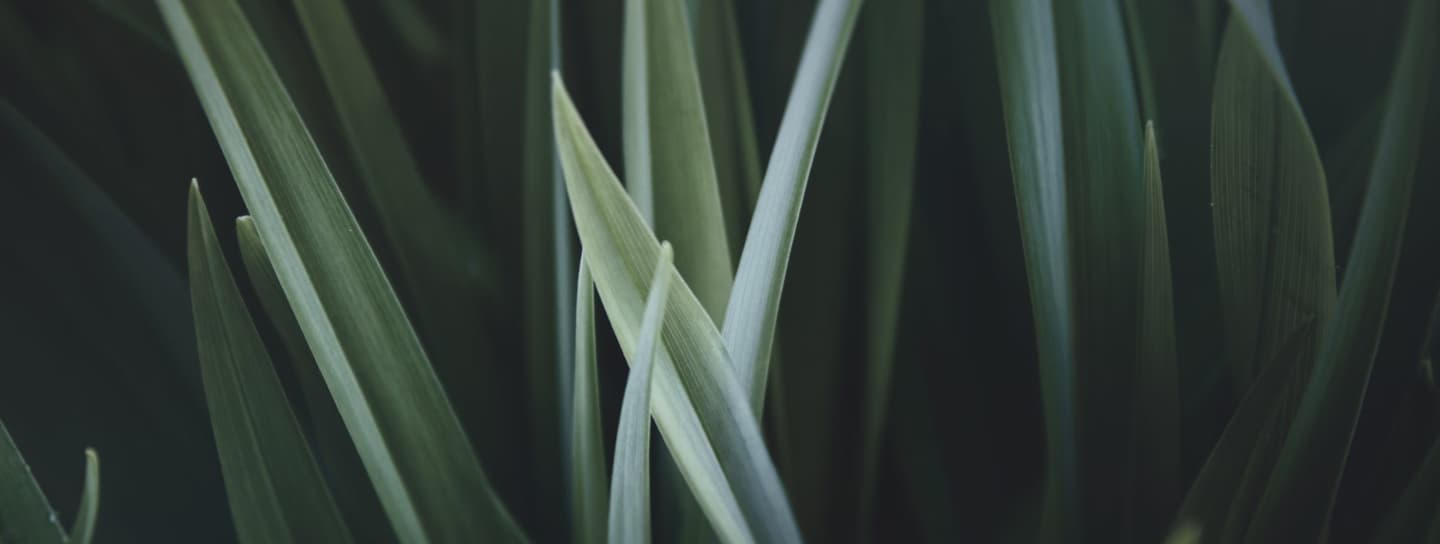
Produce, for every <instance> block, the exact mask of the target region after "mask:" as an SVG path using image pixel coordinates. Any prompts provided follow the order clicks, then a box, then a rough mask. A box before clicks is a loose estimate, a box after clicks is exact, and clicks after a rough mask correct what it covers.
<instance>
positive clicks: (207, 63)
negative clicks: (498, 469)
mask: <svg viewBox="0 0 1440 544" xmlns="http://www.w3.org/2000/svg"><path fill="white" fill-rule="evenodd" d="M160 8H161V11H162V13H163V14H164V16H165V21H166V25H167V26H168V27H169V29H170V32H171V35H172V38H173V39H174V40H175V41H176V44H177V49H178V50H179V51H180V54H181V58H182V60H184V62H185V66H186V69H187V72H188V73H189V75H190V77H191V80H192V82H193V83H194V86H195V88H196V91H197V93H198V94H199V96H200V100H201V103H202V105H203V106H204V108H205V111H206V114H207V116H208V117H209V118H210V122H211V126H212V128H214V130H215V133H216V136H217V138H218V139H219V141H220V145H221V149H222V151H224V153H225V157H226V159H227V162H228V163H229V164H230V168H231V172H232V173H233V174H234V176H235V179H236V181H237V183H238V185H239V188H240V193H241V196H242V197H243V198H244V200H245V203H246V205H247V206H248V207H249V209H250V211H251V212H252V213H253V214H254V215H255V224H256V226H257V227H258V229H257V230H259V232H260V237H261V240H262V241H263V242H264V246H265V248H266V251H267V252H269V254H270V256H271V262H272V263H273V264H274V265H275V271H276V275H277V276H278V277H279V278H280V283H281V285H282V286H283V287H284V289H285V293H286V296H287V298H289V300H290V305H291V309H292V310H293V311H294V312H295V315H296V319H297V321H299V323H300V327H301V329H302V330H303V331H304V333H305V338H306V341H307V342H308V343H309V344H310V347H311V351H312V353H314V354H315V359H316V362H317V363H318V365H319V366H320V371H321V374H322V375H323V376H324V377H325V382H326V384H327V385H328V386H329V387H330V393H331V395H332V397H333V398H335V402H336V405H337V407H338V408H339V410H340V413H341V417H342V418H343V419H344V421H345V424H346V427H347V428H348V429H349V430H350V435H351V437H352V439H353V440H354V441H355V442H356V449H357V450H358V451H359V452H360V455H361V458H362V460H364V462H365V466H366V470H367V472H368V473H369V474H370V477H371V482H372V483H373V484H374V486H375V488H376V489H377V492H378V494H379V496H380V499H381V502H382V504H383V506H384V507H385V510H386V513H387V514H388V515H389V517H390V519H391V522H392V524H393V526H394V528H395V530H396V533H397V535H398V536H399V538H400V540H401V541H403V542H426V541H429V540H430V539H432V538H433V539H436V540H442V541H446V540H481V539H488V540H505V541H518V540H524V536H523V535H522V534H521V533H520V530H519V528H518V527H517V526H516V525H515V523H514V521H513V520H512V519H511V517H510V515H509V513H508V512H507V511H506V509H505V507H504V506H503V505H502V504H501V503H500V502H499V499H498V498H497V497H496V496H495V495H494V492H493V491H492V490H491V488H490V485H489V482H488V480H487V478H486V477H485V474H484V471H483V470H481V468H480V463H479V461H478V460H477V459H476V458H475V454H474V452H473V451H472V450H471V448H470V444H469V442H468V441H467V440H466V437H465V434H464V431H463V430H462V429H461V427H460V423H459V421H458V419H456V417H455V412H454V411H453V409H452V408H451V406H450V404H449V402H448V401H447V400H446V397H445V392H444V390H443V389H442V388H441V385H440V382H439V380H438V379H437V378H436V376H435V373H434V371H433V369H432V368H431V367H430V363H429V360H428V359H427V357H426V356H425V352H424V350H423V349H422V348H421V346H420V342H419V339H418V337H417V336H416V335H415V331H414V329H412V328H411V326H410V323H409V321H408V320H407V319H406V317H405V314H404V311H403V310H402V309H401V307H400V302H399V299H398V298H397V297H396V295H395V291H394V289H393V288H392V287H391V286H390V283H389V282H388V281H387V280H386V278H385V274H384V272H383V271H382V270H381V269H380V265H379V263H378V262H377V261H376V260H375V254H374V252H373V251H372V250H371V248H370V245H369V244H368V243H367V242H366V240H365V238H364V237H363V235H361V234H360V229H359V226H358V225H357V224H356V222H355V218H354V216H353V215H352V214H351V213H350V210H349V209H348V208H347V207H346V206H345V200H344V198H343V197H342V196H341V195H340V192H339V189H338V188H337V187H336V185H335V180H334V178H333V177H331V175H330V173H329V171H328V170H326V168H325V166H324V161H323V159H321V157H320V156H319V153H318V151H317V149H316V147H315V143H314V141H313V140H312V139H311V138H310V136H309V134H308V133H307V132H306V130H305V128H304V126H303V124H302V123H301V120H300V118H299V116H298V114H297V113H296V111H295V109H294V105H293V104H291V103H290V102H289V100H288V98H286V95H285V92H284V90H283V88H282V87H281V85H280V82H279V81H278V78H277V77H276V74H275V70H274V68H273V67H272V66H271V65H270V63H269V61H268V60H267V59H266V58H265V55H264V53H263V52H262V51H261V49H260V45H259V43H258V42H257V41H256V39H255V37H254V35H253V33H252V32H251V31H250V28H249V26H248V25H247V24H245V23H244V17H243V14H242V13H241V12H240V9H239V8H238V7H237V6H236V5H235V4H234V2H233V1H228V0H222V1H206V2H194V1H186V0H160Z"/></svg>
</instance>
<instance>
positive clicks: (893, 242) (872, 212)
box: [858, 0, 925, 538]
mask: <svg viewBox="0 0 1440 544" xmlns="http://www.w3.org/2000/svg"><path fill="white" fill-rule="evenodd" d="M864 15H865V23H864V25H863V26H862V28H861V45H862V46H863V54H864V56H863V57H862V58H863V59H864V65H863V69H864V72H865V73H864V82H865V122H866V127H865V133H866V137H867V145H866V147H867V148H868V149H869V156H868V157H867V159H868V161H867V163H866V172H865V177H866V185H865V191H866V193H865V195H866V196H865V206H866V207H865V213H866V221H867V225H866V228H867V230H866V239H865V243H866V249H867V251H868V254H867V256H866V259H865V262H866V267H867V268H866V270H865V278H866V299H865V300H866V308H867V310H868V311H867V313H866V353H865V359H866V374H865V412H864V418H865V419H864V433H865V434H864V436H863V438H862V442H861V448H862V450H861V457H860V463H861V465H860V478H861V481H860V512H859V519H858V521H859V523H860V533H859V534H860V536H861V538H869V536H870V530H869V526H870V522H871V512H870V509H871V504H872V500H873V495H874V493H875V480H876V472H877V468H876V464H877V463H878V462H879V456H880V444H881V440H880V439H881V436H882V433H883V430H884V428H885V426H886V417H887V414H889V412H890V411H889V405H890V387H891V385H890V384H891V374H892V368H893V367H894V365H895V338H896V334H897V329H898V328H899V326H900V295H901V287H902V284H903V279H904V275H905V258H906V249H907V248H908V246H909V243H908V240H909V234H910V200H911V195H912V194H913V193H914V188H915V155H916V145H915V141H916V138H917V137H918V135H919V124H920V79H921V78H920V61H921V57H922V55H921V52H922V51H921V49H922V47H923V45H924V42H925V38H924V29H925V24H924V23H925V5H924V2H922V1H920V0H889V1H885V2H880V3H878V4H872V5H871V6H870V8H869V9H868V10H867V11H865V13H864Z"/></svg>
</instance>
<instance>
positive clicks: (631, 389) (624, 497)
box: [609, 242, 674, 544]
mask: <svg viewBox="0 0 1440 544" xmlns="http://www.w3.org/2000/svg"><path fill="white" fill-rule="evenodd" d="M673 260H674V256H673V250H672V249H670V243H669V242H664V243H662V244H661V245H660V260H659V261H658V262H657V263H656V264H655V275H654V276H653V279H651V280H650V294H649V295H647V296H646V298H645V315H644V316H643V317H642V318H641V321H640V337H639V339H638V340H637V341H636V342H637V346H636V349H638V350H639V351H635V352H633V353H634V357H635V358H634V359H632V360H631V362H630V377H629V378H628V379H626V381H625V398H624V399H623V400H622V401H621V403H620V428H619V429H618V430H617V431H616V433H615V469H614V470H613V471H611V472H610V540H609V542H610V544H631V543H634V544H645V543H648V542H650V387H651V385H650V384H651V382H652V380H653V379H652V378H651V375H652V374H653V373H652V371H651V370H652V367H653V366H654V363H655V351H656V349H657V347H658V346H657V344H659V342H660V332H661V329H662V327H663V324H664V323H665V303H666V299H668V298H669V296H670V268H671V267H672V266H674V265H673V264H672V261H673Z"/></svg>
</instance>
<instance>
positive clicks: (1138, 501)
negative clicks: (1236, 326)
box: [1131, 123, 1181, 541]
mask: <svg viewBox="0 0 1440 544" xmlns="http://www.w3.org/2000/svg"><path fill="white" fill-rule="evenodd" d="M1143 198H1144V204H1145V215H1144V217H1143V218H1142V221H1141V226H1140V230H1141V247H1140V313H1139V316H1138V319H1139V321H1138V324H1139V327H1140V328H1139V331H1140V333H1139V335H1140V336H1139V351H1138V354H1137V355H1138V356H1137V357H1136V360H1135V362H1136V367H1135V409H1134V413H1135V426H1134V427H1133V429H1134V431H1133V432H1132V434H1131V436H1133V437H1134V439H1135V455H1134V463H1135V467H1134V469H1133V471H1132V476H1131V478H1132V479H1131V482H1132V485H1133V486H1134V487H1133V492H1132V493H1133V496H1134V501H1135V502H1134V504H1135V514H1134V515H1135V524H1136V527H1135V535H1136V538H1137V539H1139V540H1142V541H1155V540H1158V539H1159V538H1161V537H1162V536H1164V531H1165V529H1166V527H1167V524H1168V523H1169V520H1170V518H1171V517H1172V516H1173V515H1174V513H1175V508H1176V507H1177V506H1178V505H1179V502H1180V493H1181V489H1180V481H1181V480H1180V430H1179V427H1180V401H1179V396H1180V383H1179V376H1178V369H1177V368H1176V363H1175V359H1176V356H1175V302H1174V298H1173V294H1172V291H1171V280H1170V241H1169V228H1168V227H1167V225H1166V222H1165V196H1164V191H1163V187H1162V184H1161V182H1160V155H1159V152H1158V151H1157V150H1156V148H1155V126H1154V125H1153V124H1152V123H1146V124H1145V187H1144V192H1143Z"/></svg>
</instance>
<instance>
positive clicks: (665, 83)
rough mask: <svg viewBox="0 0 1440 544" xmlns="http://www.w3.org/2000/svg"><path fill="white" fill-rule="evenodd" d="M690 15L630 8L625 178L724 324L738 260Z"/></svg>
mask: <svg viewBox="0 0 1440 544" xmlns="http://www.w3.org/2000/svg"><path fill="white" fill-rule="evenodd" d="M683 10H684V8H683V6H682V5H681V3H680V2H677V1H674V0H627V1H626V3H625V37H624V48H625V51H624V61H623V62H624V66H622V72H623V74H624V77H623V78H622V79H621V83H622V85H623V87H622V92H623V94H624V96H623V100H622V102H621V103H622V104H623V105H624V112H623V122H624V127H623V128H624V131H625V133H624V144H625V147H624V149H625V173H626V180H627V181H628V182H629V184H630V185H629V190H630V194H631V195H632V196H633V198H634V199H635V202H636V203H637V204H639V205H640V209H641V211H642V212H644V213H646V217H647V218H648V219H650V221H651V224H652V225H653V226H654V228H655V234H656V235H657V236H660V237H661V238H665V239H667V240H670V241H672V242H673V243H674V244H675V246H676V250H675V267H676V268H678V269H679V270H680V274H681V275H682V276H684V277H685V281H686V283H689V284H690V286H691V289H693V290H694V291H695V296H697V297H699V298H700V304H701V305H702V306H704V307H705V310H706V311H707V312H709V314H710V318H711V319H713V320H716V321H719V320H720V319H721V318H722V317H723V316H724V315H725V304H726V301H727V299H728V298H729V297H730V285H731V283H732V281H733V280H734V276H733V274H732V270H733V267H734V262H733V261H731V260H730V245H729V242H728V241H727V237H726V235H725V218H724V215H723V213H724V210H723V209H722V207H721V205H720V189H719V187H718V182H717V181H716V177H715V158H714V156H713V155H711V151H710V129H709V128H708V126H707V124H706V119H705V104H704V102H703V101H702V100H701V98H700V76H699V73H698V71H697V68H696V66H695V52H694V50H693V48H692V46H691V44H692V40H691V37H690V30H689V29H690V25H689V24H687V23H686V21H685V14H684V12H683Z"/></svg>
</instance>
